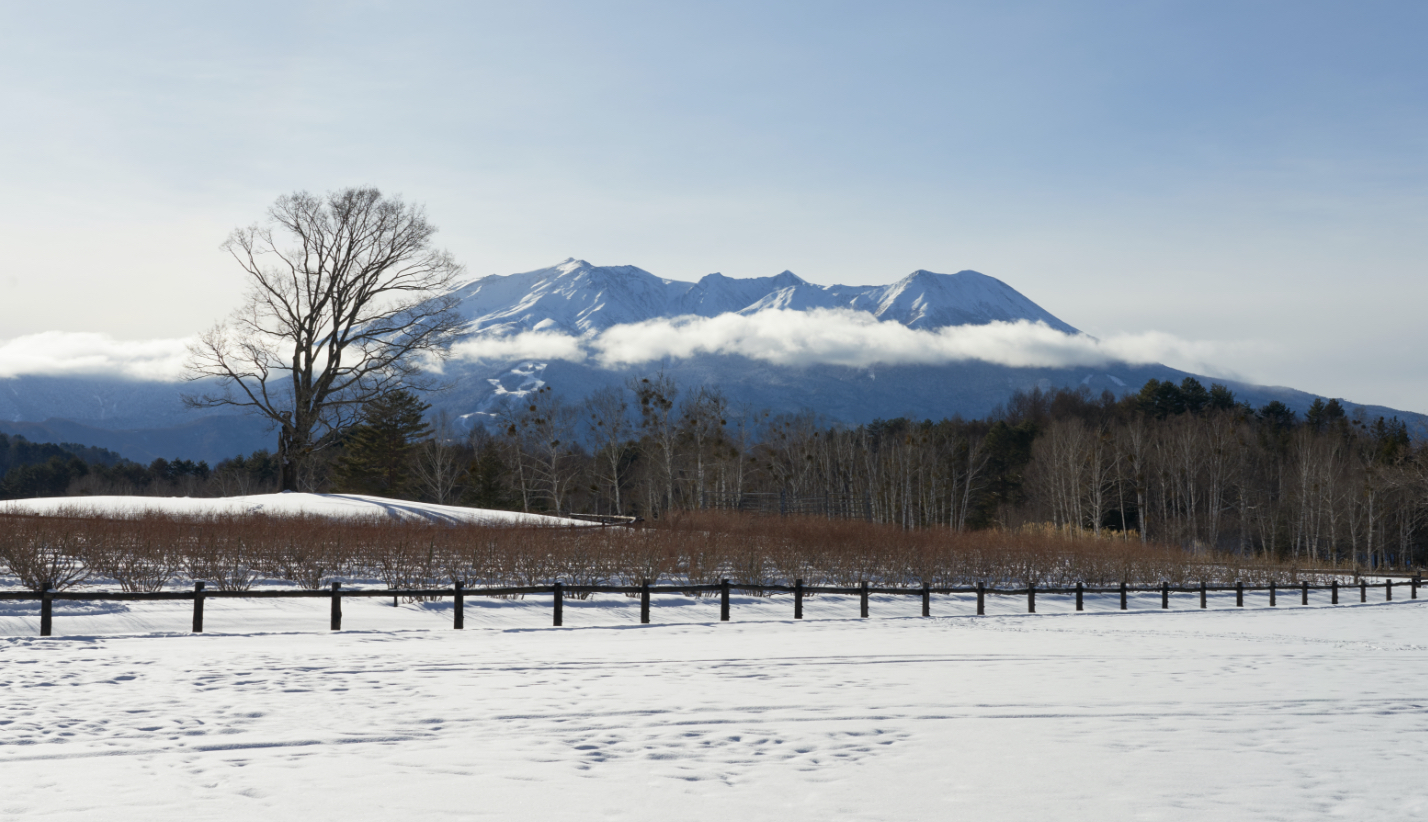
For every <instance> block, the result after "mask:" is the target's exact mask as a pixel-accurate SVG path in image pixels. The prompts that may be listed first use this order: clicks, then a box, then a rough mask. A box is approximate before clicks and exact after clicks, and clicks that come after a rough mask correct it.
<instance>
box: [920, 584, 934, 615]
mask: <svg viewBox="0 0 1428 822" xmlns="http://www.w3.org/2000/svg"><path fill="white" fill-rule="evenodd" d="M922 615H923V616H925V617H930V616H932V586H930V585H928V584H927V583H925V582H924V583H922Z"/></svg>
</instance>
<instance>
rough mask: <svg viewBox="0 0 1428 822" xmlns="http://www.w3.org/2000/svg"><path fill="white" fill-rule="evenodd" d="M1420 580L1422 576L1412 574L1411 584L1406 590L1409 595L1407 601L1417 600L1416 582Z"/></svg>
mask: <svg viewBox="0 0 1428 822" xmlns="http://www.w3.org/2000/svg"><path fill="white" fill-rule="evenodd" d="M1421 578H1422V575H1421V574H1414V575H1413V584H1412V585H1410V586H1409V588H1408V593H1409V597H1408V598H1409V599H1417V598H1418V580H1419V579H1421Z"/></svg>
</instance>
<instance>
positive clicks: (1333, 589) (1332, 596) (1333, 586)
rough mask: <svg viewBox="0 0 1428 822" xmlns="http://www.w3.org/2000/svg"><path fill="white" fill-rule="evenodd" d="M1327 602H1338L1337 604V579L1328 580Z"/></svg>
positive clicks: (1335, 603) (1334, 603)
mask: <svg viewBox="0 0 1428 822" xmlns="http://www.w3.org/2000/svg"><path fill="white" fill-rule="evenodd" d="M1329 604H1330V605H1338V604H1339V580H1338V579H1332V580H1330V581H1329Z"/></svg>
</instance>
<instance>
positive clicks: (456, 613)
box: [451, 579, 466, 631]
mask: <svg viewBox="0 0 1428 822" xmlns="http://www.w3.org/2000/svg"><path fill="white" fill-rule="evenodd" d="M451 585H452V587H453V588H455V589H456V593H455V595H453V596H452V598H451V627H452V628H453V629H454V630H458V631H459V630H462V629H464V628H465V627H466V586H464V585H462V584H461V580H459V579H455V580H452V581H451Z"/></svg>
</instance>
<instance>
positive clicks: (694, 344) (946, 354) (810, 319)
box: [456, 309, 1214, 367]
mask: <svg viewBox="0 0 1428 822" xmlns="http://www.w3.org/2000/svg"><path fill="white" fill-rule="evenodd" d="M1213 351H1214V346H1213V345H1212V344H1209V343H1196V342H1188V341H1185V340H1181V339H1179V338H1177V337H1174V336H1171V335H1169V334H1162V333H1159V332H1148V333H1141V334H1123V335H1115V336H1111V337H1107V338H1105V339H1098V338H1095V337H1091V336H1088V335H1085V334H1074V335H1073V334H1064V333H1062V332H1060V331H1057V330H1055V329H1053V328H1050V327H1049V326H1046V325H1044V324H1042V323H1032V322H1027V321H1019V322H1014V323H1005V322H995V323H989V324H986V325H962V326H951V327H947V328H941V329H937V330H935V331H923V330H914V329H911V328H908V327H906V326H904V325H901V324H899V323H896V322H892V321H888V322H879V321H878V320H877V318H875V317H874V316H873V315H872V314H869V313H867V312H865V311H852V310H848V309H816V310H812V311H786V310H770V311H761V312H759V313H757V314H751V315H743V314H721V315H719V316H717V317H678V318H674V319H659V320H649V321H646V322H639V323H630V324H628V325H617V326H614V327H612V328H609V329H607V330H605V331H603V332H601V333H598V334H590V335H586V336H584V337H575V336H570V335H563V334H552V333H549V332H527V333H524V334H515V335H510V336H505V337H494V338H489V339H477V340H473V341H470V342H467V343H463V344H462V346H461V347H460V349H459V350H458V351H457V352H456V356H457V357H458V358H462V359H473V360H474V359H481V360H510V359H526V358H529V359H559V360H570V361H574V362H583V361H585V360H594V361H595V362H597V363H598V364H600V365H604V366H610V367H613V366H621V365H637V364H639V363H643V362H650V361H654V360H662V359H664V358H666V357H673V358H687V357H693V356H698V355H702V354H737V355H740V356H744V357H749V358H751V359H758V360H764V361H766V362H771V363H775V364H778V365H794V366H798V365H813V364H829V365H846V366H853V367H867V366H871V365H919V364H921V365H929V364H938V363H948V362H960V361H966V360H981V361H985V362H991V363H997V364H999V365H1008V366H1016V367H1034V366H1040V367H1065V366H1094V365H1102V364H1105V363H1107V362H1112V361H1119V362H1131V363H1150V362H1165V363H1171V364H1180V365H1190V364H1199V363H1202V362H1203V361H1204V360H1205V359H1207V358H1208V357H1209V356H1210V355H1211V354H1212V353H1213Z"/></svg>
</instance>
